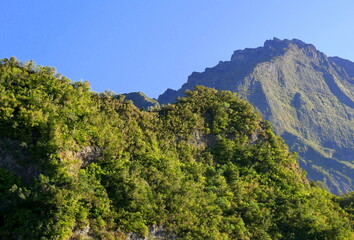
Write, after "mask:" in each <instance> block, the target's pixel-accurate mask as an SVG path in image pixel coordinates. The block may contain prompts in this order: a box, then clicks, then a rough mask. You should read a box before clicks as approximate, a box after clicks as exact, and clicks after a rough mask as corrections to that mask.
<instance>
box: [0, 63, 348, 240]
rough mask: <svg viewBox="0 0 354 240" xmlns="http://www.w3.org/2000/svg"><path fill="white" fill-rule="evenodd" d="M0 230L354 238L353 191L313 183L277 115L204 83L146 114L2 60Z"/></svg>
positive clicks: (45, 235) (49, 72)
mask: <svg viewBox="0 0 354 240" xmlns="http://www.w3.org/2000/svg"><path fill="white" fill-rule="evenodd" d="M0 102H1V105H0V167H1V168H0V189H1V191H0V238H2V239H133V238H134V239H136V238H137V237H139V236H140V237H144V236H146V237H151V238H152V239H153V238H156V239H158V238H160V239H331V240H332V239H351V238H353V237H354V235H353V233H354V230H353V197H352V194H348V195H345V196H343V197H337V196H334V195H332V194H331V193H328V192H327V191H325V190H323V189H321V188H319V187H318V186H317V185H316V184H314V183H312V184H310V183H308V181H307V180H306V178H305V175H304V173H303V172H302V170H301V169H300V168H299V167H298V164H297V162H296V154H293V153H290V152H289V151H288V148H287V146H286V145H285V144H284V142H283V140H282V139H281V138H280V137H278V136H276V135H275V134H274V133H273V131H272V129H271V126H270V124H269V123H268V122H266V121H264V120H262V118H261V116H260V115H259V114H257V113H255V111H254V109H253V107H252V106H251V105H250V104H248V103H247V102H246V101H244V100H241V99H240V98H239V97H238V96H236V95H235V94H234V93H231V92H229V91H216V90H214V89H210V88H206V87H200V86H199V87H196V89H195V90H194V91H187V92H186V97H184V98H181V99H179V100H178V102H177V103H176V104H171V105H167V106H165V107H162V108H159V109H158V108H155V109H153V110H152V111H141V110H139V109H138V108H136V107H135V106H134V105H133V104H132V102H131V101H126V100H124V96H122V95H118V96H117V95H114V94H112V93H110V92H106V93H93V92H91V91H90V87H89V84H88V83H87V82H71V81H70V80H69V79H67V78H65V77H63V76H61V75H59V74H56V73H55V69H53V68H51V67H41V66H35V64H34V63H33V62H28V63H25V64H22V63H20V62H18V61H17V60H16V59H15V58H11V59H10V60H9V59H3V60H2V61H1V62H0Z"/></svg>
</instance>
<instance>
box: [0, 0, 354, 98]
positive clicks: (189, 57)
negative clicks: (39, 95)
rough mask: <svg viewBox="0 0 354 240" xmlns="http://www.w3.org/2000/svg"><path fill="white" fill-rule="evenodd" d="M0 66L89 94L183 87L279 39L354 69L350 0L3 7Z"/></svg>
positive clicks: (118, 0) (78, 0) (89, 1)
mask: <svg viewBox="0 0 354 240" xmlns="http://www.w3.org/2000/svg"><path fill="white" fill-rule="evenodd" d="M0 3H1V5H0V6H1V8H0V37H1V38H0V39H1V40H0V58H8V57H11V56H15V57H17V58H18V59H19V60H21V61H27V60H34V61H35V62H36V63H37V64H39V65H45V66H53V67H55V68H56V69H57V70H58V72H60V73H62V74H63V75H65V76H67V77H68V78H70V79H71V80H73V81H79V80H87V81H89V82H90V84H91V87H92V90H93V91H97V92H101V91H105V90H107V89H109V90H111V91H113V92H115V93H126V92H132V91H142V92H144V93H145V94H147V95H148V96H150V97H157V96H158V95H159V94H161V93H162V92H164V91H165V90H166V89H167V88H172V89H178V88H179V87H180V86H181V85H182V84H183V83H185V82H186V81H187V77H188V75H190V74H191V73H192V72H193V71H203V70H204V69H205V68H206V67H212V66H214V65H216V64H217V63H218V62H219V61H226V60H229V59H230V56H231V55H232V53H233V51H234V50H238V49H244V48H247V47H250V48H253V47H258V46H261V45H263V43H264V41H265V40H267V39H271V38H273V37H278V38H281V39H283V38H288V39H292V38H298V39H300V40H302V41H304V42H307V43H312V44H314V45H315V46H316V47H317V49H318V50H320V51H322V52H324V53H325V54H327V55H328V56H339V57H342V58H346V59H349V60H352V61H354V27H353V26H354V1H351V0H347V1H344V0H336V1H332V0H331V1H330V0H321V1H320V0H310V1H309V0H307V1H305V0H296V1H295V0H294V1H286V0H268V1H265V0H218V1H217V0H178V1H168V0H125V1H123V0H101V1H98V0H49V1H45V0H31V1H30V0H0Z"/></svg>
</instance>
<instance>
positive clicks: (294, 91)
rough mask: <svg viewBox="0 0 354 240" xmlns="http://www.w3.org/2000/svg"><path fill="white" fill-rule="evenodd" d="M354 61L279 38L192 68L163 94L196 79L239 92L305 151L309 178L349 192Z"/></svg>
mask: <svg viewBox="0 0 354 240" xmlns="http://www.w3.org/2000/svg"><path fill="white" fill-rule="evenodd" d="M353 66H354V63H351V62H350V61H348V60H343V59H340V58H338V57H336V58H327V57H326V55H325V54H323V53H321V52H320V51H318V50H316V48H315V47H314V46H313V45H311V44H305V43H304V42H302V41H300V40H279V39H276V38H275V39H273V40H268V41H266V42H265V44H264V46H263V47H259V48H256V49H245V50H239V51H236V52H235V53H234V54H233V56H232V57H231V60H230V61H226V62H220V63H219V64H218V65H216V66H215V67H213V68H207V69H206V70H205V72H202V73H192V74H191V75H190V76H189V78H188V81H187V83H186V84H184V85H183V86H182V88H181V89H179V90H178V91H173V90H168V91H166V92H165V93H164V94H162V95H161V96H160V97H159V99H158V100H159V101H160V102H161V103H163V104H166V103H168V102H175V101H176V98H177V97H178V96H183V92H184V91H185V90H187V89H193V88H194V86H195V85H204V86H208V87H213V88H215V89H218V90H231V91H234V92H237V93H238V94H240V96H241V97H242V98H244V99H246V100H247V101H249V102H250V103H252V104H253V105H254V106H255V107H256V108H257V109H258V110H259V111H260V112H261V114H262V115H263V117H264V118H265V119H267V120H269V121H270V122H271V123H272V125H273V126H274V129H275V131H276V133H277V134H279V135H281V136H282V137H283V138H284V139H285V141H286V143H287V144H289V146H290V149H291V150H292V151H297V152H299V154H300V165H301V167H303V168H304V169H305V170H306V171H307V172H308V173H309V174H308V177H309V179H311V180H314V181H318V180H319V181H322V182H323V183H325V185H326V186H327V187H328V188H329V190H330V191H332V192H333V193H336V194H338V193H345V192H348V191H353V189H354V185H353V183H354V148H353V147H354V119H353V118H354V81H353V71H354V67H353Z"/></svg>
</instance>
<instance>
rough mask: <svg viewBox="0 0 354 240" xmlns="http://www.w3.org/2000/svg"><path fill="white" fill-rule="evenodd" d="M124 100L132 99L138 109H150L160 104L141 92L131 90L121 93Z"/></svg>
mask: <svg viewBox="0 0 354 240" xmlns="http://www.w3.org/2000/svg"><path fill="white" fill-rule="evenodd" d="M123 96H125V99H126V100H131V101H133V103H134V105H135V106H137V107H138V108H140V109H142V108H143V109H146V110H150V109H153V108H158V107H160V104H159V102H158V101H156V100H155V99H152V98H149V97H148V96H146V95H145V94H144V93H142V92H131V93H125V94H123Z"/></svg>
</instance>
